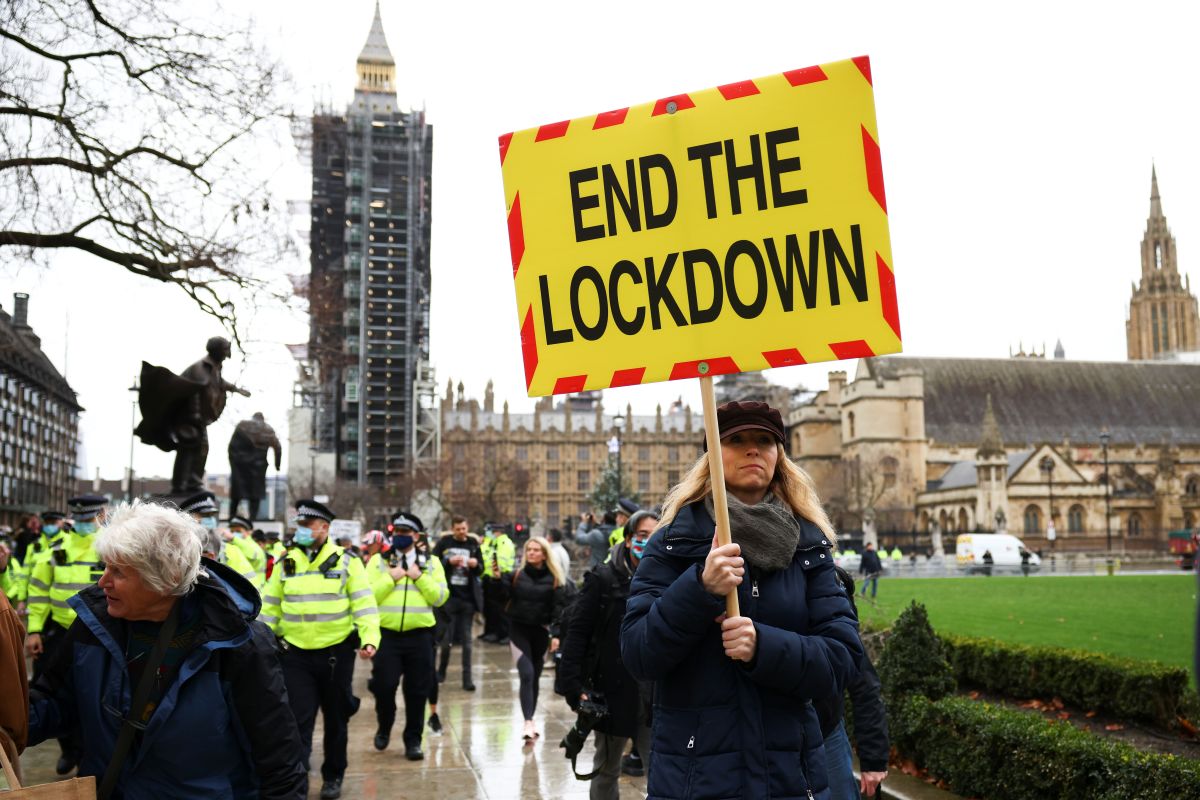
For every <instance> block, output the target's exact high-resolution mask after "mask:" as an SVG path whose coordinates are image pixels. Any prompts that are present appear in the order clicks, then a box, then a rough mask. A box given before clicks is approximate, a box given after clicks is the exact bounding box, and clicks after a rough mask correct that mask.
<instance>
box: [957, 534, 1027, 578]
mask: <svg viewBox="0 0 1200 800" xmlns="http://www.w3.org/2000/svg"><path fill="white" fill-rule="evenodd" d="M1022 550H1029V548H1027V547H1026V546H1025V543H1024V542H1022V541H1021V540H1020V539H1018V538H1017V537H1015V536H1013V535H1011V534H1008V533H960V534H959V535H958V541H957V544H956V545H955V556H956V557H957V560H958V568H959V569H960V570H966V571H968V572H979V571H980V570H982V569H983V567H984V563H983V554H984V553H985V552H989V551H990V552H991V554H992V567H993V568H994V569H996V570H997V571H1000V570H1001V569H1003V570H1004V571H1005V572H1014V571H1019V570H1020V569H1021V551H1022ZM1041 564H1042V560H1041V559H1040V558H1038V556H1037V554H1036V553H1034V552H1033V551H1032V550H1030V551H1029V566H1030V568H1031V569H1034V570H1036V569H1038V568H1039V567H1040V566H1041Z"/></svg>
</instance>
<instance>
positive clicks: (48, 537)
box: [16, 511, 67, 600]
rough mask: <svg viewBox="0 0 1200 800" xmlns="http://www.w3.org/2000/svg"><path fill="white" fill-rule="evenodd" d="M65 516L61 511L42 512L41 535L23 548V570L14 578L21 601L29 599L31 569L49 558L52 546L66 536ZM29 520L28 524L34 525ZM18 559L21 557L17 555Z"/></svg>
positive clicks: (34, 518)
mask: <svg viewBox="0 0 1200 800" xmlns="http://www.w3.org/2000/svg"><path fill="white" fill-rule="evenodd" d="M66 518H67V515H66V514H64V513H63V512H61V511H45V512H42V525H41V527H42V532H41V535H40V536H38V537H37V538H36V539H34V540H33V541H32V542H30V543H29V544H28V545H27V546H26V548H25V557H24V558H23V559H21V564H22V565H23V569H22V570H21V572H20V573H19V574H18V575H17V576H16V578H17V582H18V587H17V593H18V595H19V596H20V598H21V600H27V599H28V598H29V578H30V577H31V576H32V575H33V568H34V567H36V566H37V565H38V564H39V563H40V562H42V561H45V560H46V559H48V558H50V550H51V549H52V548H53V547H54V545H55V544H56V543H57V542H58V541H59V540H60V539H62V538H63V537H64V536H66V535H67V531H66V530H65V529H64V527H63V524H62V523H63V520H65V519H66ZM36 519H37V518H36V517H33V518H31V520H30V524H34V522H33V520H36ZM17 555H18V557H19V556H20V555H21V554H20V553H18V554H17Z"/></svg>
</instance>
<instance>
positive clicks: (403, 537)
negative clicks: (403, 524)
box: [392, 533, 413, 551]
mask: <svg viewBox="0 0 1200 800" xmlns="http://www.w3.org/2000/svg"><path fill="white" fill-rule="evenodd" d="M412 544H413V537H412V536H410V535H408V534H407V533H397V534H396V535H395V536H393V537H392V547H394V548H396V549H397V550H401V551H404V550H407V549H408V548H410V547H412Z"/></svg>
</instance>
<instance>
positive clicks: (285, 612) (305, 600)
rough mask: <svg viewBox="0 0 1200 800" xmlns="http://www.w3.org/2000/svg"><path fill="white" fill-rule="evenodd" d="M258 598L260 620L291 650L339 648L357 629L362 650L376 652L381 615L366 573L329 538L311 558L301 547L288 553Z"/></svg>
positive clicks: (291, 549)
mask: <svg viewBox="0 0 1200 800" xmlns="http://www.w3.org/2000/svg"><path fill="white" fill-rule="evenodd" d="M289 560H290V561H291V562H292V565H293V569H291V570H289V569H288V568H287V564H288V561H289ZM288 572H291V573H292V574H291V575H288V574H287V573H288ZM262 599H263V607H262V612H261V613H260V614H259V616H258V618H259V619H260V620H262V621H263V622H264V623H266V624H267V625H268V626H269V627H270V628H271V630H272V631H274V632H275V634H276V635H277V636H280V637H282V638H283V640H284V641H286V642H287V643H288V644H291V645H293V646H295V647H299V648H301V649H303V650H319V649H321V648H322V647H329V646H331V645H335V644H339V643H340V642H343V641H345V639H346V637H347V636H349V635H350V634H351V633H352V632H353V631H354V630H355V629H356V628H357V630H358V639H359V643H360V646H361V647H366V646H367V645H371V646H372V647H379V610H378V609H377V608H376V606H375V597H374V595H373V594H372V593H371V584H370V581H368V580H367V571H366V568H365V567H364V566H363V563H362V561H361V560H359V559H358V558H357V557H355V556H354V554H353V553H347V552H346V551H345V550H344V549H343V548H341V547H338V546H337V545H336V544H334V543H333V542H331V541H329V540H328V539H326V541H325V543H324V544H323V545H322V546H321V549H320V551H319V552H318V553H317V554H316V556H314V557H313V558H312V559H309V557H308V554H307V552H305V550H304V549H303V548H300V547H290V548H288V550H287V552H286V553H284V555H283V558H282V559H280V561H279V563H277V564H276V565H275V567H274V569H272V570H271V579H270V580H269V581H267V586H266V588H265V589H264V590H263V598H262Z"/></svg>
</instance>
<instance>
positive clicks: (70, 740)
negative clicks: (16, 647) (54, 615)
mask: <svg viewBox="0 0 1200 800" xmlns="http://www.w3.org/2000/svg"><path fill="white" fill-rule="evenodd" d="M66 638H67V629H66V628H64V627H63V626H62V625H59V624H58V623H57V622H55V621H54V620H53V619H50V618H47V620H46V624H45V625H44V626H42V654H41V655H40V656H38V657H37V658H35V659H34V660H33V680H34V681H36V680H37V679H38V678H40V677H41V676H42V672H43V671H45V668H46V666H47V665H49V664H51V663H53V662H54V659H55V658H57V657H58V656H57V654H58V650H59V648H61V647H62V646H63V642H64V641H65V640H66ZM81 738H82V737H81V736H80V734H79V730H78V729H77V728H76V729H74V730H72V731H71V732H70V733H68V734H67V735H66V736H60V737H58V746H59V748H60V749H61V750H62V754H63V755H64V756H66V757H67V758H70V759H73V760H75V761H78V760H79V757H80V756H81V755H82V754H83V747H82V742H81Z"/></svg>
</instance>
